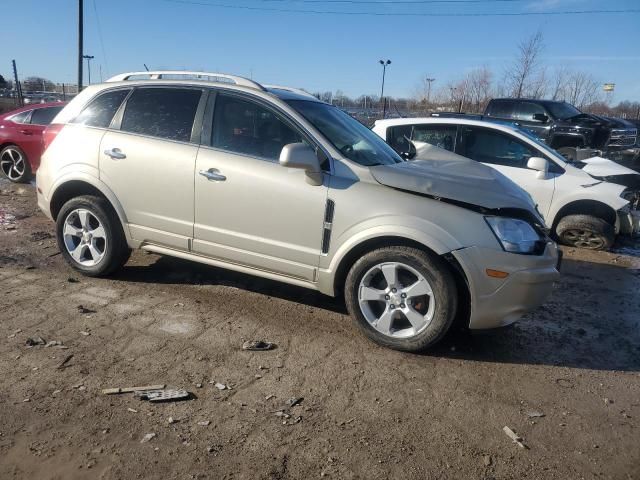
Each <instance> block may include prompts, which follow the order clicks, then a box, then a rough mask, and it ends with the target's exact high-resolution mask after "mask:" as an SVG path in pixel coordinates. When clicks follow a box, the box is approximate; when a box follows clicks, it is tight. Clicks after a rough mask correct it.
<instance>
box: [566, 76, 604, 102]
mask: <svg viewBox="0 0 640 480" xmlns="http://www.w3.org/2000/svg"><path fill="white" fill-rule="evenodd" d="M599 88H600V84H599V83H598V82H597V81H596V80H595V78H594V77H593V75H591V74H590V73H586V72H581V71H574V72H571V74H570V75H569V78H568V80H567V84H566V96H565V100H566V101H567V102H569V103H571V104H572V105H575V106H576V107H578V108H581V107H584V106H586V105H590V104H592V103H595V102H596V101H598V100H600V99H599V93H600V92H599Z"/></svg>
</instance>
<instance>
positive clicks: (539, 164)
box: [527, 157, 549, 179]
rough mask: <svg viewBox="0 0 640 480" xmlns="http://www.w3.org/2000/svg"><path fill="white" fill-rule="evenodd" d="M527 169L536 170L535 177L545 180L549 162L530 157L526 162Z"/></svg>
mask: <svg viewBox="0 0 640 480" xmlns="http://www.w3.org/2000/svg"><path fill="white" fill-rule="evenodd" d="M527 168H529V169H531V170H537V172H538V173H537V174H536V177H537V178H539V179H545V178H547V174H548V173H549V161H548V160H546V159H545V158H541V157H531V158H530V159H529V161H528V162H527Z"/></svg>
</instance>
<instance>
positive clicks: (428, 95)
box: [425, 77, 436, 108]
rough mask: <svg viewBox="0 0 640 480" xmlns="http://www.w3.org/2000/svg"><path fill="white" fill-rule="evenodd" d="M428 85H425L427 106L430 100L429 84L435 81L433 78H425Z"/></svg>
mask: <svg viewBox="0 0 640 480" xmlns="http://www.w3.org/2000/svg"><path fill="white" fill-rule="evenodd" d="M425 80H426V81H427V83H428V84H429V86H428V87H427V108H429V103H430V102H431V84H432V83H433V82H435V81H436V79H435V78H429V77H427V78H425Z"/></svg>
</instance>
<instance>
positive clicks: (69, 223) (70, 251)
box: [56, 195, 131, 277]
mask: <svg viewBox="0 0 640 480" xmlns="http://www.w3.org/2000/svg"><path fill="white" fill-rule="evenodd" d="M56 238H57V240H58V247H59V248H60V251H61V252H62V256H63V257H64V259H65V260H66V261H67V263H68V264H69V265H71V267H72V268H74V269H75V270H77V271H79V272H81V273H82V274H84V275H87V276H89V277H101V276H107V275H110V274H111V273H113V272H114V271H116V270H117V269H119V268H120V267H122V266H123V265H124V264H125V263H126V262H127V260H128V259H129V256H130V255H131V250H130V249H129V246H128V245H127V239H126V237H125V235H124V231H123V230H122V224H121V223H120V219H119V218H118V216H117V215H116V213H115V212H114V210H113V208H112V207H111V205H110V204H109V202H108V201H107V200H105V199H104V198H101V197H95V196H91V195H83V196H80V197H76V198H72V199H71V200H69V201H68V202H67V203H65V204H64V205H63V206H62V208H61V209H60V212H59V213H58V217H57V220H56Z"/></svg>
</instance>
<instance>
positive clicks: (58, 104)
mask: <svg viewBox="0 0 640 480" xmlns="http://www.w3.org/2000/svg"><path fill="white" fill-rule="evenodd" d="M66 104H67V102H48V103H30V104H28V105H25V106H24V107H18V108H14V109H13V110H9V111H8V112H4V113H2V114H0V117H2V118H5V117H8V116H10V115H15V114H16V113H20V112H26V111H29V110H35V109H36V108H45V107H64V106H65V105H66Z"/></svg>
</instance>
